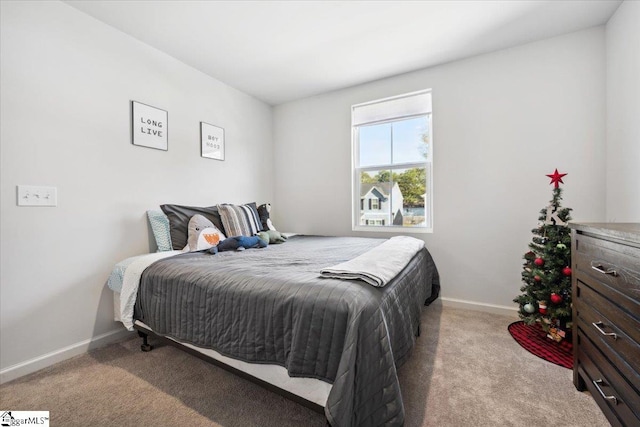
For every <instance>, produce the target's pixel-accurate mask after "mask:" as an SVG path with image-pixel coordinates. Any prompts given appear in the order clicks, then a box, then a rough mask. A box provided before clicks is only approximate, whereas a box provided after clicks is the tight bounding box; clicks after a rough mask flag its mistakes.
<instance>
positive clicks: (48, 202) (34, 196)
mask: <svg viewBox="0 0 640 427" xmlns="http://www.w3.org/2000/svg"><path fill="white" fill-rule="evenodd" d="M18 206H58V188H57V187H43V186H41V185H18Z"/></svg>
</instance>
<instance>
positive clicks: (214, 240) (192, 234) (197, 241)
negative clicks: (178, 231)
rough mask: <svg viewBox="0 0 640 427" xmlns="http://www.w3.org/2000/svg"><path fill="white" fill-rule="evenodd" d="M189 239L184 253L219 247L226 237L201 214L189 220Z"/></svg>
mask: <svg viewBox="0 0 640 427" xmlns="http://www.w3.org/2000/svg"><path fill="white" fill-rule="evenodd" d="M188 228H189V238H188V239H187V246H185V247H184V249H183V250H182V252H196V251H203V250H205V249H209V248H212V247H214V246H217V245H218V243H220V242H221V241H223V240H224V239H225V238H226V237H225V235H224V234H223V233H222V232H221V231H220V230H218V228H217V227H216V226H215V225H213V223H212V222H211V221H209V220H208V219H207V218H205V217H203V216H202V215H200V214H196V215H194V216H192V217H191V219H190V220H189V226H188Z"/></svg>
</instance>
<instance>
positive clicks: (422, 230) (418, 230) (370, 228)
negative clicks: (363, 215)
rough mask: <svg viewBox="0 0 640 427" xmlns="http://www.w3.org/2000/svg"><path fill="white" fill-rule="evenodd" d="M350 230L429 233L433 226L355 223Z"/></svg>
mask: <svg viewBox="0 0 640 427" xmlns="http://www.w3.org/2000/svg"><path fill="white" fill-rule="evenodd" d="M351 230H352V231H366V232H372V233H408V234H431V233H433V228H426V227H398V226H395V227H390V226H379V225H378V226H376V225H369V226H366V225H356V226H352V227H351Z"/></svg>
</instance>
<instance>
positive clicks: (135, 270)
mask: <svg viewBox="0 0 640 427" xmlns="http://www.w3.org/2000/svg"><path fill="white" fill-rule="evenodd" d="M180 253H182V252H181V251H165V252H155V253H152V254H147V255H143V256H140V257H139V258H137V259H135V260H134V261H133V262H132V263H131V264H129V265H128V266H127V269H126V270H125V271H124V278H123V279H122V290H121V291H120V321H121V322H122V324H123V325H124V327H125V328H127V329H128V330H129V331H133V307H134V306H135V304H136V296H137V295H138V286H139V285H140V277H142V272H143V271H144V270H145V269H146V268H147V267H149V266H150V265H151V264H153V263H154V262H156V261H158V260H161V259H163V258H168V257H170V256H174V255H177V254H180Z"/></svg>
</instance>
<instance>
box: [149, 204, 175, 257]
mask: <svg viewBox="0 0 640 427" xmlns="http://www.w3.org/2000/svg"><path fill="white" fill-rule="evenodd" d="M147 217H148V218H149V224H151V230H152V231H153V237H155V239H156V245H157V246H158V252H164V251H170V250H171V249H173V247H172V246H171V234H170V227H169V218H167V216H166V215H165V214H164V212H162V211H160V210H148V211H147Z"/></svg>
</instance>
